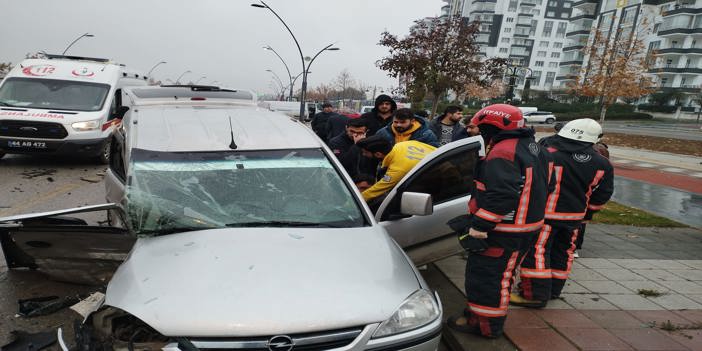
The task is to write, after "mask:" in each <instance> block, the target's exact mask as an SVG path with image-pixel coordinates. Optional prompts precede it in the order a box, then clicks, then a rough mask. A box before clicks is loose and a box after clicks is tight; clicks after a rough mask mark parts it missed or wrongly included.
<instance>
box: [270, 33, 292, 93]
mask: <svg viewBox="0 0 702 351" xmlns="http://www.w3.org/2000/svg"><path fill="white" fill-rule="evenodd" d="M263 49H265V50H269V51H273V53H274V54H275V56H278V58H279V59H280V62H282V63H283V66H285V70H286V71H288V78H289V80H290V93H289V94H288V101H291V100H292V94H293V78H292V74H291V73H290V68H288V64H287V63H285V60H283V58H282V57H281V56H280V55H279V54H278V52H277V51H275V49H273V48H272V47H271V46H270V45H266V46H264V47H263Z"/></svg>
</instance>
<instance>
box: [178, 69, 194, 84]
mask: <svg viewBox="0 0 702 351" xmlns="http://www.w3.org/2000/svg"><path fill="white" fill-rule="evenodd" d="M188 73H192V72H191V71H190V70H187V71H185V72H183V73H181V75H179V76H178V79H176V80H175V83H176V84H180V78H183V76H184V75H186V74H188Z"/></svg>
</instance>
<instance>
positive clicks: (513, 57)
mask: <svg viewBox="0 0 702 351" xmlns="http://www.w3.org/2000/svg"><path fill="white" fill-rule="evenodd" d="M445 2H446V5H444V7H443V9H442V12H443V13H444V14H447V15H449V16H451V15H460V16H462V17H467V18H469V20H471V21H480V34H479V35H478V38H477V39H478V43H479V44H480V46H481V53H482V54H483V55H485V56H486V57H503V58H506V59H508V60H509V61H510V63H511V64H512V65H515V66H521V67H528V68H530V69H531V70H532V71H531V77H532V78H533V80H532V82H531V88H532V89H536V90H550V89H551V87H552V86H553V85H554V84H555V81H556V76H557V74H558V72H559V64H560V62H561V60H562V56H563V54H564V53H563V48H564V47H565V42H566V33H567V28H568V21H569V19H570V17H571V10H572V1H567V0H445ZM520 74H523V73H520ZM522 78H523V76H522V77H520V78H519V79H518V82H517V83H518V84H517V85H518V87H523V83H524V81H523V79H522ZM520 92H521V91H520V89H516V91H515V93H516V95H517V96H519V95H520Z"/></svg>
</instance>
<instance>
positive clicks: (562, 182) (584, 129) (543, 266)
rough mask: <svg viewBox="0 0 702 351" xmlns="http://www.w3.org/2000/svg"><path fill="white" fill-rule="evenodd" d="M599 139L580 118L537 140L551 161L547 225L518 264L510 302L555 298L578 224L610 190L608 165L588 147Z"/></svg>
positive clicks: (593, 125) (540, 303) (542, 302)
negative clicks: (516, 288) (516, 286)
mask: <svg viewBox="0 0 702 351" xmlns="http://www.w3.org/2000/svg"><path fill="white" fill-rule="evenodd" d="M601 137H602V127H601V126H600V125H599V124H598V123H597V122H595V121H594V120H592V119H589V118H583V119H576V120H574V121H570V122H568V123H567V124H566V125H565V126H563V128H561V129H560V130H559V131H558V134H557V135H554V136H552V137H548V138H544V139H542V142H543V144H545V146H546V149H547V150H548V152H549V153H550V154H551V156H552V158H553V163H554V167H553V174H554V179H555V188H554V191H553V192H551V194H549V196H548V201H547V203H546V215H545V218H546V223H545V224H544V226H543V228H542V229H541V231H540V232H539V234H538V239H537V240H536V241H535V242H534V243H533V247H532V248H531V251H529V253H528V254H527V255H526V257H525V258H524V262H523V263H522V266H521V269H520V279H521V281H520V283H519V293H518V294H512V296H511V298H510V303H511V304H513V305H517V306H523V307H533V308H541V307H544V306H546V304H547V302H548V300H550V299H554V298H558V297H559V296H560V294H561V291H562V290H563V287H564V286H565V282H566V280H567V279H568V275H569V274H570V270H571V267H572V264H573V254H574V252H575V246H576V239H577V237H578V234H579V231H580V229H581V223H582V222H583V220H587V219H590V218H592V214H593V213H594V212H595V211H597V210H599V209H601V208H602V206H604V204H605V203H607V201H608V200H609V198H610V197H611V196H612V193H613V192H614V172H613V168H612V165H611V164H610V163H609V161H608V160H607V159H606V158H605V157H603V156H602V155H600V153H598V152H597V151H596V150H595V149H594V148H593V145H594V144H596V143H597V142H598V141H599V140H600V138H601Z"/></svg>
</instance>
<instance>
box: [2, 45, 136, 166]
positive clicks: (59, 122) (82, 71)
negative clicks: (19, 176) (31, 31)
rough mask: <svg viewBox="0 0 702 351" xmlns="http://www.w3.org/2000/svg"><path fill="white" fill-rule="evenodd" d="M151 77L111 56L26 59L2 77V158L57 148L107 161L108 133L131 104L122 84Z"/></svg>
mask: <svg viewBox="0 0 702 351" xmlns="http://www.w3.org/2000/svg"><path fill="white" fill-rule="evenodd" d="M146 79H147V77H145V76H144V75H143V74H140V73H137V72H134V71H130V70H127V69H126V67H124V66H123V65H120V64H116V63H113V62H110V61H109V60H107V59H97V58H86V57H76V56H58V55H47V58H45V59H27V60H24V61H22V62H21V63H20V64H18V65H17V66H15V67H14V68H13V69H12V70H11V71H10V73H8V74H7V76H5V79H3V80H2V82H0V158H2V157H3V156H5V154H11V153H13V154H56V155H72V156H78V157H90V158H95V159H96V160H99V161H100V162H102V163H107V162H108V157H109V154H110V152H109V151H110V150H109V148H110V142H109V139H110V135H111V134H112V131H113V130H114V128H115V127H116V126H117V125H118V124H119V123H120V121H121V118H122V116H123V115H124V113H125V112H126V110H127V109H128V108H127V107H123V106H122V88H123V87H126V86H138V85H146V83H147V81H146Z"/></svg>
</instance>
